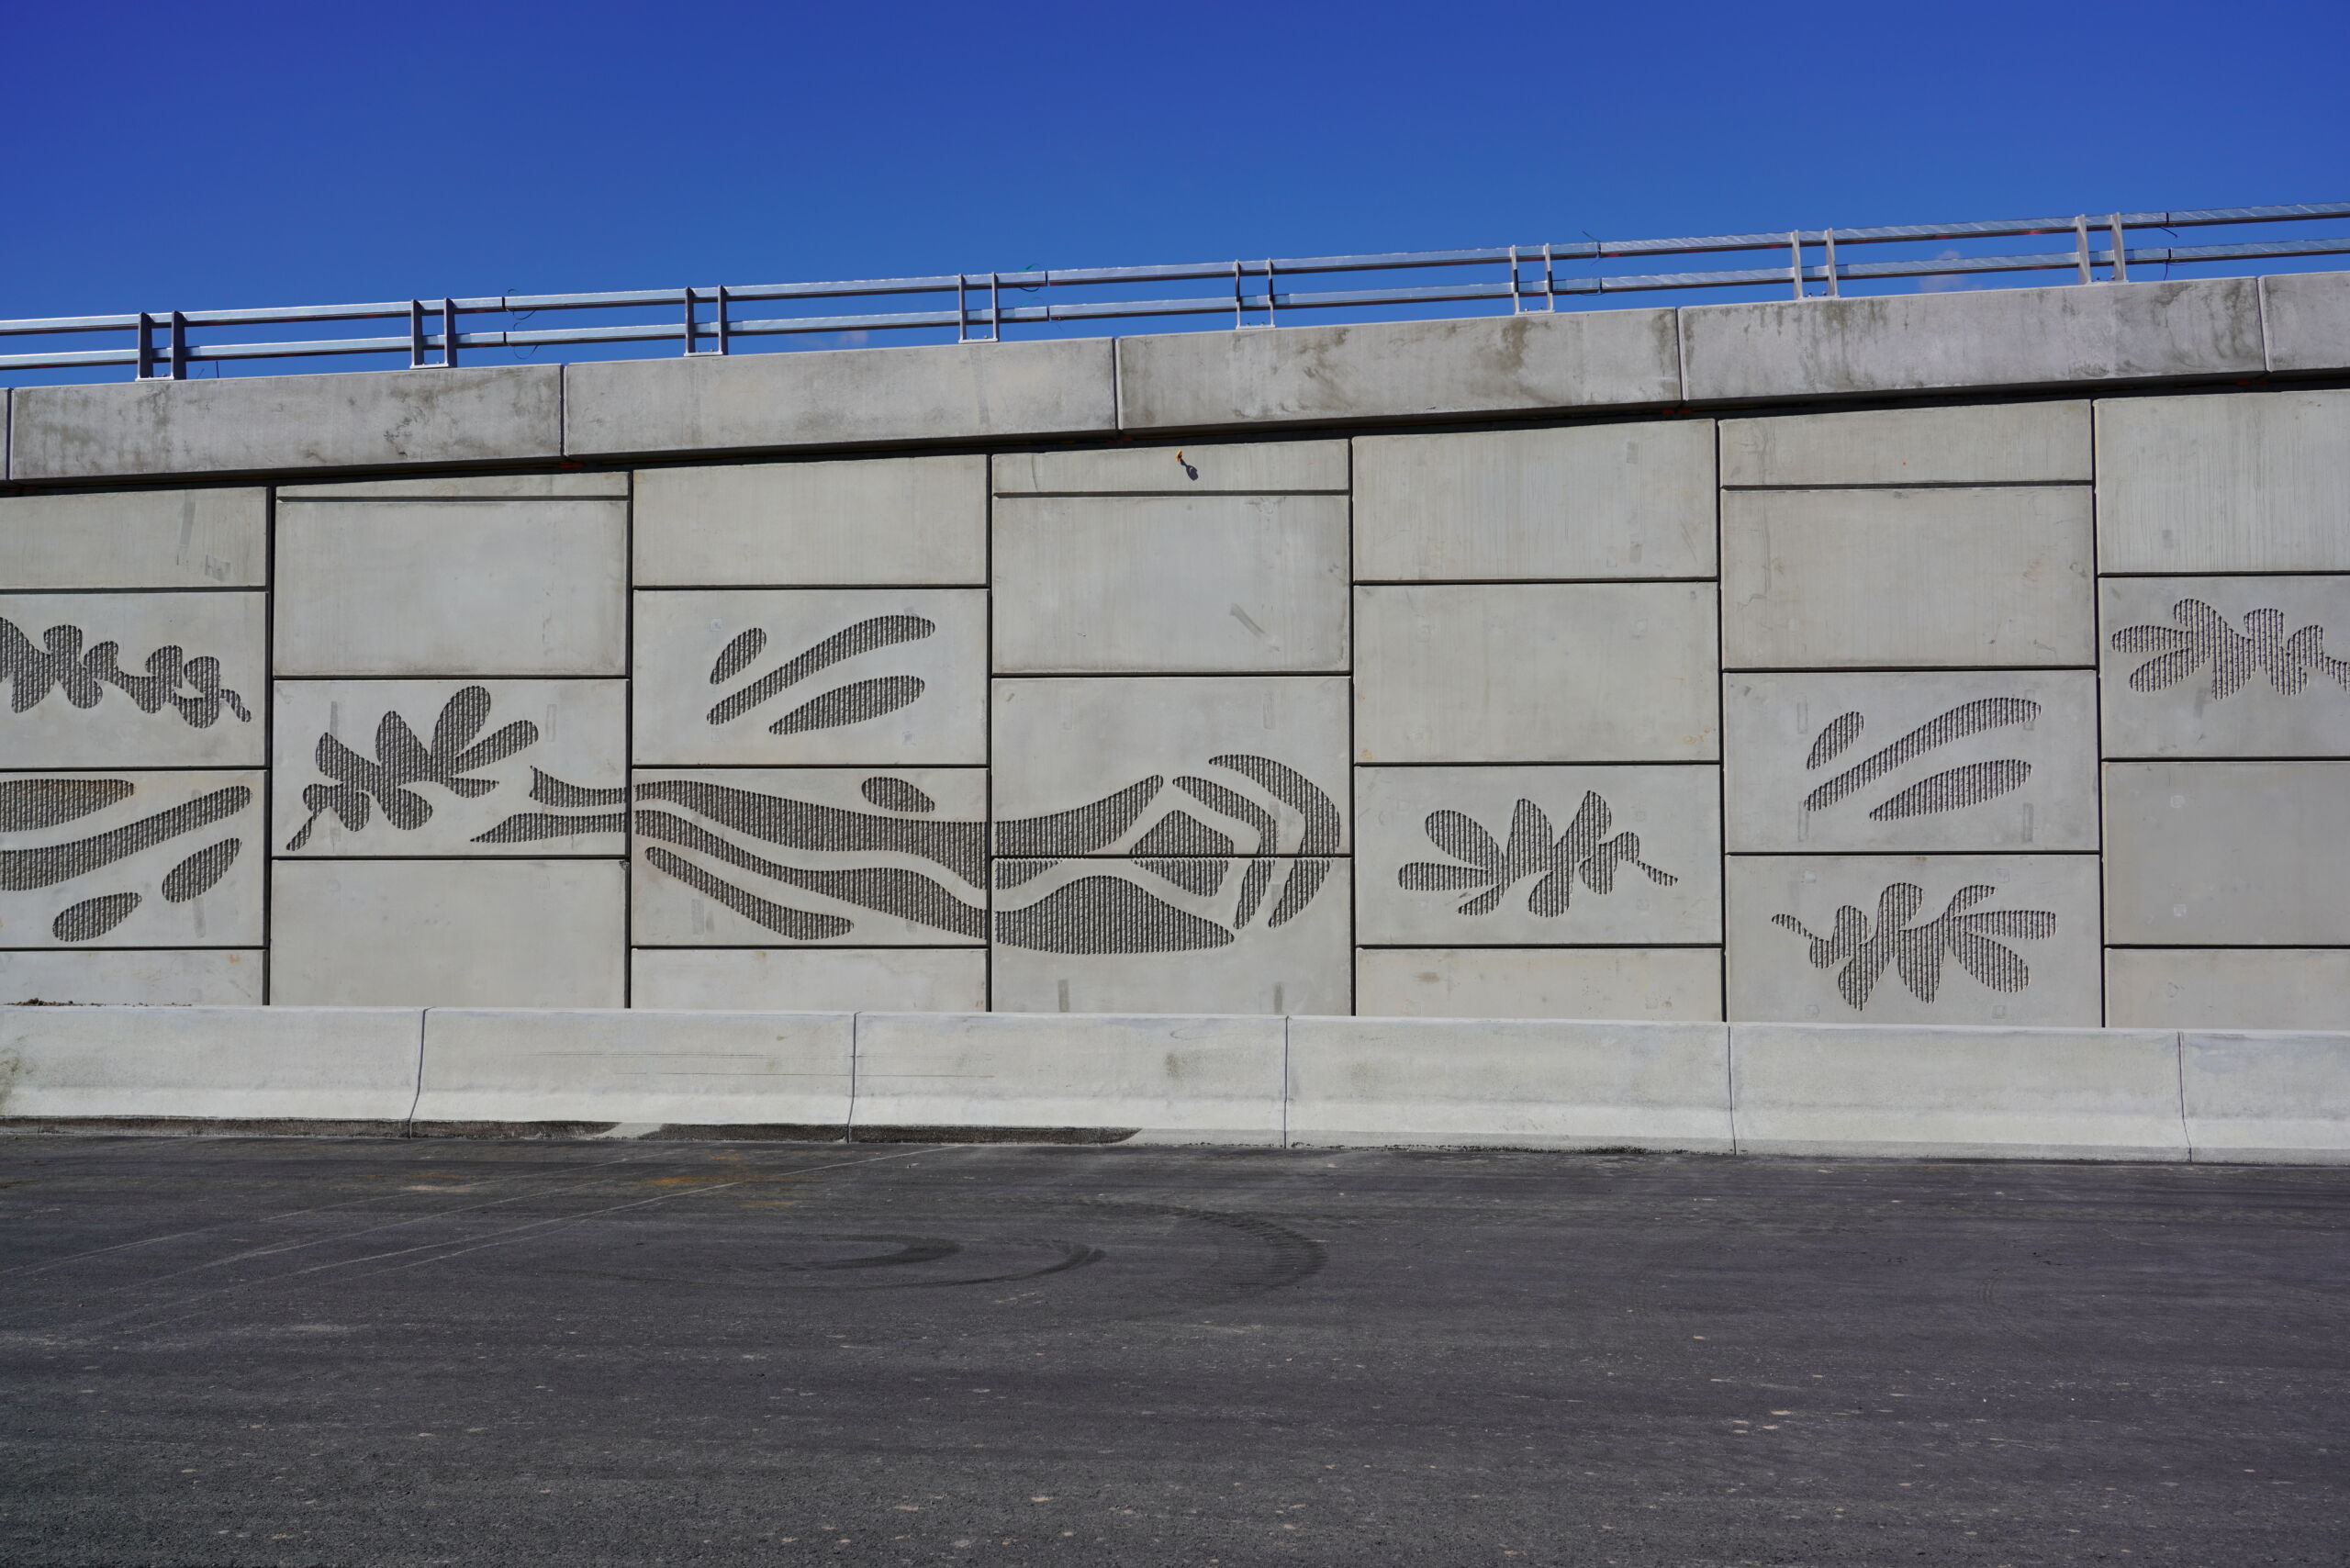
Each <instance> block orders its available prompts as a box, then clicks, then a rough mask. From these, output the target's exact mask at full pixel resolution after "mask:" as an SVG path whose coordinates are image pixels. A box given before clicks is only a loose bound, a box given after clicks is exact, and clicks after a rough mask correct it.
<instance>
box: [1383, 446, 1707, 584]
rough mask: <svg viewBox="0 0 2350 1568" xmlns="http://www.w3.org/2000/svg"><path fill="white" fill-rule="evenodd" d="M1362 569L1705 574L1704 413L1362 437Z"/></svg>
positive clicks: (1444, 574) (1424, 577)
mask: <svg viewBox="0 0 2350 1568" xmlns="http://www.w3.org/2000/svg"><path fill="white" fill-rule="evenodd" d="M1354 515H1355V577H1356V578H1357V579H1358V580H1360V581H1368V582H1399V581H1431V580H1433V581H1445V580H1451V581H1472V580H1486V579H1494V578H1509V579H1517V580H1538V579H1556V578H1577V577H1712V576H1713V575H1714V429H1713V421H1712V420H1656V421H1652V422H1646V423H1639V424H1607V425H1577V426H1572V427H1569V428H1567V429H1563V430H1544V431H1471V432H1467V433H1461V434H1443V435H1387V436H1364V437H1361V438H1360V439H1358V440H1357V441H1356V442H1355V508H1354Z"/></svg>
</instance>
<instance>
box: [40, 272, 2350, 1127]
mask: <svg viewBox="0 0 2350 1568" xmlns="http://www.w3.org/2000/svg"><path fill="white" fill-rule="evenodd" d="M2345 379H2350V274H2304V275H2299V276H2294V277H2279V278H2270V279H2266V280H2247V279H2235V280H2227V279H2221V280H2210V281H2198V282H2182V283H2146V284H2129V285H2110V286H2108V285H2099V286H2092V287H2064V288H2045V289H2012V290H1986V291H1965V290H1961V291H1953V292H1948V293H1940V294H1930V295H1928V294H1919V295H1915V296H1899V297H1895V296H1886V297H1874V298H1848V299H1815V300H1802V301H1785V302H1766V303H1757V304H1751V305H1735V306H1708V307H1698V308H1687V309H1682V310H1669V309H1664V310H1660V309H1639V310H1623V311H1610V310H1602V311H1591V312H1561V313H1558V314H1555V315H1552V314H1527V315H1519V316H1514V317H1507V318H1484V319H1466V320H1455V321H1422V322H1398V323H1383V324H1376V325H1361V326H1304V327H1289V326H1284V327H1281V328H1279V329H1277V330H1248V331H1240V332H1194V333H1177V334H1168V335H1160V336H1149V337H1138V338H1130V339H1125V340H1118V341H1114V342H1113V341H1110V340H1069V341H1055V342H1009V343H973V344H959V345H945V346H934V347H923V348H903V349H877V350H870V351H864V350H859V351H838V352H831V351H828V352H823V353H753V354H743V355H731V356H724V357H718V356H711V357H706V358H694V359H690V360H687V359H678V360H673V361H634V362H621V363H608V364H582V365H574V366H568V367H565V366H509V367H498V368H466V369H463V370H459V371H439V370H424V371H403V372H397V373H370V374H358V375H316V376H285V377H261V378H236V377H232V378H230V379H228V380H225V381H204V382H187V383H173V382H146V383H140V384H137V385H132V386H66V387H34V388H20V389H17V391H15V392H14V393H13V394H11V395H9V396H8V397H7V398H6V399H5V420H6V429H7V432H8V444H7V452H8V455H7V456H6V459H5V462H6V476H7V484H6V487H0V683H5V684H6V686H7V687H8V689H9V692H8V700H7V701H6V703H5V704H0V1002H21V1001H32V1000H40V1001H47V1002H129V1001H138V1002H186V1003H215V1002H243V1001H252V1000H263V1001H266V1002H272V1003H286V1004H294V1005H392V1006H405V1007H432V1008H436V1009H439V1008H468V1007H478V1008H525V1007H539V1008H549V1009H586V1010H593V1009H603V1008H612V1007H624V1006H631V1005H635V1006H643V1007H650V1008H678V1007H693V1008H702V1009H709V1010H711V1011H712V1012H713V1013H752V1012H762V1011H764V1010H766V1009H769V1008H774V1007H778V1006H784V1007H789V1008H792V1009H795V1010H802V1011H835V1010H837V1011H843V1012H847V1011H859V1010H861V1011H864V1012H867V1013H870V1014H883V1013H905V1012H912V1011H913V1010H917V1009H930V1008H940V1009H946V1010H951V1011H955V1012H958V1013H960V1012H971V1011H987V1010H992V1011H995V1012H999V1013H1004V1014H1030V1015H1034V1014H1128V1015H1140V1014H1181V1015H1198V1014H1226V1013H1228V1014H1247V1015H1254V1016H1259V1017H1263V1018H1278V1017H1281V1016H1284V1015H1295V1014H1317V1015H1318V1014H1348V1013H1370V1012H1388V1013H1405V1012H1415V1011H1426V1012H1428V1013H1431V1014H1443V1015H1450V1016H1460V1015H1480V1016H1492V1017H1497V1018H1505V1017H1542V1016H1546V1015H1547V1016H1556V1015H1565V1016H1578V1015H1580V1016H1595V1015H1598V1016H1604V1015H1608V1014H1616V1015H1624V1016H1631V1017H1637V1018H1640V1019H1643V1020H1646V1021H1649V1022H1651V1023H1657V1022H1662V1021H1667V1020H1673V1021H1681V1022H1688V1023H1695V1024H1706V1023H1710V1024H1715V1025H1718V1024H1721V1023H1723V1022H1729V1023H1778V1024H1787V1025H1803V1026H1807V1027H1808V1026H1813V1025H1836V1024H1845V1025H1886V1026H1902V1027H1908V1026H1913V1025H1928V1026H1932V1025H1973V1026H1981V1027H1990V1028H2007V1029H2014V1030H2051V1029H2078V1028H2096V1027H2100V1026H2110V1027H2140V1026H2143V1027H2151V1028H2156V1029H2165V1028H2166V1029H2183V1028H2195V1029H2202V1028H2280V1029H2281V1028H2295V1029H2310V1028H2314V1029H2333V1028H2350V987H2345V986H2344V984H2343V980H2342V977H2343V975H2344V963H2345V958H2344V955H2345V954H2350V897H2345V895H2344V892H2343V889H2344V887H2345V886H2350V859H2345V852H2344V850H2343V848H2342V844H2343V838H2342V835H2341V834H2340V833H2339V831H2338V823H2339V822H2340V820H2341V819H2342V817H2343V816H2344V812H2345V810H2350V652H2345V650H2350V517H2346V516H2345V514H2344V510H2343V506H2342V500H2341V498H2342V497H2343V495H2344V493H2345V492H2350V387H2345V386H2344V385H2342V383H2344V381H2345ZM1039 1026H1040V1027H1043V1025H1039ZM683 1027H684V1025H677V1028H680V1029H682V1028H683ZM909 1027H912V1026H911V1025H909ZM1012 1037H1013V1036H1002V1038H1003V1039H1010V1038H1012ZM1038 1037H1039V1038H1042V1037H1043V1036H1038ZM1102 1037H1104V1038H1106V1037H1108V1036H1102ZM991 1038H993V1037H992V1036H991ZM1495 1038H1496V1039H1497V1040H1498V1039H1500V1038H1501V1036H1496V1037H1495ZM615 1048H619V1047H615ZM973 1048H975V1049H977V1048H979V1047H976V1046H975V1047H973ZM985 1048H986V1049H988V1050H990V1051H992V1050H995V1049H997V1048H999V1047H998V1046H996V1045H990V1046H987V1047H985ZM1002 1048H1006V1049H1009V1048H1010V1047H1002ZM1023 1048H1025V1047H1023ZM1040 1048H1041V1047H1040ZM1137 1048H1139V1047H1137ZM1494 1048H1495V1049H1498V1050H1502V1051H1503V1057H1502V1058H1496V1064H1497V1065H1496V1066H1495V1068H1494V1070H1496V1071H1498V1070H1501V1065H1499V1064H1501V1063H1503V1062H1504V1061H1505V1058H1507V1057H1508V1049H1507V1048H1505V1047H1501V1046H1499V1045H1496V1046H1495V1047H1494ZM1120 1070H1123V1069H1120ZM2117 1070H2118V1069H2117ZM484 1092H485V1093H487V1092H489V1091H487V1090H485V1091H484ZM665 1092H666V1091H665ZM744 1092H745V1093H746V1094H749V1093H750V1091H748V1090H745V1091H744ZM1317 1092H1318V1091H1317ZM1363 1092H1364V1093H1366V1094H1370V1095H1371V1102H1370V1103H1377V1092H1374V1091H1373V1090H1372V1089H1370V1088H1366V1089H1365V1090H1364V1091H1363ZM1626 1092H1627V1093H1629V1094H1631V1095H1632V1098H1633V1099H1634V1100H1638V1099H1639V1092H1636V1091H1632V1090H1627V1091H1626ZM1117 1093H1118V1094H1130V1095H1132V1096H1136V1097H1138V1098H1137V1100H1136V1103H1139V1104H1145V1105H1147V1104H1149V1103H1155V1102H1153V1101H1152V1100H1151V1098H1150V1096H1151V1093H1152V1091H1150V1090H1149V1089H1148V1087H1147V1083H1145V1082H1143V1081H1136V1082H1135V1083H1133V1084H1130V1085H1129V1086H1128V1087H1127V1088H1126V1089H1123V1090H1119V1091H1118V1092H1117ZM1429 1093H1430V1094H1431V1095H1432V1096H1433V1097H1434V1098H1433V1099H1432V1101H1431V1103H1430V1109H1429V1114H1430V1115H1431V1116H1435V1117H1436V1118H1437V1120H1436V1121H1434V1122H1432V1123H1431V1124H1430V1126H1432V1127H1435V1128H1438V1130H1440V1125H1441V1119H1442V1118H1441V1115H1440V1114H1438V1112H1437V1111H1436V1110H1435V1109H1434V1107H1435V1105H1436V1104H1437V1103H1440V1102H1442V1101H1443V1100H1444V1099H1445V1098H1446V1096H1447V1095H1449V1093H1450V1091H1449V1090H1447V1089H1444V1088H1441V1087H1437V1088H1432V1089H1430V1090H1429ZM752 1097H754V1098H755V1097H756V1096H755V1095H753V1096H752ZM1102 1097H1106V1098H1116V1096H1115V1095H1112V1094H1111V1093H1110V1092H1109V1091H1108V1090H1107V1089H1104V1090H1103V1092H1102V1096H1098V1097H1097V1098H1102ZM916 1098H917V1099H919V1098H920V1097H919V1096H917V1097H916ZM1342 1103H1343V1096H1342V1097H1341V1104H1342ZM916 1110H918V1107H917V1106H912V1105H911V1104H910V1106H909V1107H908V1108H907V1110H906V1114H915V1112H916ZM1044 1110H1045V1108H1044V1107H1038V1108H1036V1114H1044ZM471 1114H472V1113H469V1112H466V1113H461V1112H459V1111H456V1110H453V1111H452V1112H451V1113H450V1115H451V1118H452V1119H456V1120H464V1119H466V1118H467V1117H468V1116H470V1115H471ZM482 1114H483V1115H484V1116H486V1117H487V1118H488V1119H491V1120H495V1119H498V1118H497V1117H496V1116H495V1115H494V1114H491V1113H489V1112H487V1111H485V1112H483V1113H482ZM615 1114H616V1115H617V1114H618V1113H615ZM762 1114H765V1113H762ZM778 1114H780V1113H778ZM830 1114H831V1113H830V1112H825V1113H824V1114H822V1115H819V1116H818V1117H817V1121H818V1122H819V1123H822V1122H824V1121H826V1120H827V1119H828V1118H829V1116H830ZM892 1114H897V1113H895V1112H893V1113H892ZM1156 1114H1157V1113H1149V1114H1145V1113H1142V1112H1137V1113H1136V1115H1138V1116H1140V1117H1141V1121H1139V1122H1137V1123H1136V1125H1137V1126H1139V1125H1143V1124H1145V1123H1150V1124H1151V1125H1154V1126H1155V1125H1156V1124H1155V1123H1152V1116H1153V1115H1156ZM1330 1114H1332V1115H1333V1116H1336V1117H1337V1120H1336V1121H1334V1122H1331V1123H1330V1124H1329V1127H1330V1129H1331V1130H1332V1131H1334V1132H1336V1133H1344V1132H1346V1131H1347V1130H1348V1129H1347V1127H1346V1125H1345V1123H1346V1119H1347V1116H1348V1114H1350V1113H1348V1112H1346V1111H1344V1110H1343V1109H1342V1108H1337V1107H1334V1108H1333V1109H1332V1110H1331V1112H1330ZM580 1119H585V1120H596V1119H599V1118H597V1117H595V1116H589V1115H588V1114H586V1113H585V1112H582V1113H581V1118H580ZM603 1119H610V1118H603ZM620 1119H621V1121H623V1122H629V1123H633V1121H634V1120H636V1119H637V1118H635V1117H633V1116H620ZM787 1119H788V1118H787ZM1115 1125H1118V1126H1125V1125H1126V1124H1125V1123H1119V1124H1115ZM1170 1130H1176V1131H1181V1130H1182V1129H1181V1128H1174V1129H1170ZM1195 1130H1196V1129H1195ZM1206 1130H1211V1131H1221V1132H1223V1133H1227V1134H1232V1135H1234V1136H1237V1135H1238V1134H1239V1133H1240V1132H1241V1131H1243V1130H1245V1129H1243V1128H1241V1127H1238V1126H1234V1127H1221V1128H1210V1129H1206ZM1551 1131H1552V1132H1554V1133H1555V1134H1556V1136H1559V1137H1565V1138H1570V1139H1573V1138H1580V1137H1583V1133H1582V1132H1581V1131H1579V1130H1577V1127H1575V1126H1565V1125H1563V1124H1562V1125H1561V1126H1555V1127H1552V1128H1551ZM1527 1136H1533V1129H1531V1128H1529V1129H1527ZM1592 1136H1604V1135H1603V1134H1596V1133H1595V1134H1594V1135H1592ZM1687 1136H1689V1137H1699V1136H1700V1134H1699V1133H1698V1132H1697V1131H1695V1130H1688V1131H1687ZM1705 1136H1710V1135H1705ZM1791 1136H1792V1135H1791ZM1803 1136H1805V1137H1809V1136H1811V1135H1809V1134H1805V1135H1803ZM1820 1136H1822V1137H1829V1136H1830V1135H1827V1134H1822V1135H1820ZM1831 1141H1832V1138H1831ZM1958 1141H1959V1142H1962V1143H1963V1142H1964V1138H1963V1137H1961V1138H1959V1139H1958ZM2065 1141H2066V1140H2065V1139H2064V1138H2063V1137H2055V1138H2054V1139H2053V1145H2063V1144H2065ZM2053 1145H2052V1147H2053Z"/></svg>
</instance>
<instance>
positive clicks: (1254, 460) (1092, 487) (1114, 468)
mask: <svg viewBox="0 0 2350 1568" xmlns="http://www.w3.org/2000/svg"><path fill="white" fill-rule="evenodd" d="M1346 487H1347V443H1346V442H1344V441H1248V442H1193V443H1192V444H1190V445H1186V446H1175V445H1172V444H1169V445H1161V446H1115V447H1109V448H1105V449H1103V450H1101V451H1096V452H1002V453H998V454H996V458H995V493H996V494H997V495H999V496H1110V495H1168V496H1213V495H1270V494H1283V493H1298V492H1308V493H1311V492H1339V491H1344V490H1345V489H1346Z"/></svg>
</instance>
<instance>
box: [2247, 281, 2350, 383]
mask: <svg viewBox="0 0 2350 1568" xmlns="http://www.w3.org/2000/svg"><path fill="white" fill-rule="evenodd" d="M2260 315H2261V321H2262V324H2263V325H2264V326H2265V327H2266V329H2267V333H2268V368H2269V369H2270V370H2274V371H2291V370H2342V369H2344V368H2350V273H2300V274H2279V275H2277V276H2275V277H2265V278H2262V279H2261V280H2260Z"/></svg>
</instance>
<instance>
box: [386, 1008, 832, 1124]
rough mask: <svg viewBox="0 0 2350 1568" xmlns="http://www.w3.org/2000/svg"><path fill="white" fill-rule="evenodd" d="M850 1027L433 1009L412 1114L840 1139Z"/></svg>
mask: <svg viewBox="0 0 2350 1568" xmlns="http://www.w3.org/2000/svg"><path fill="white" fill-rule="evenodd" d="M853 1028H854V1024H853V1021H852V1020H851V1018H850V1016H849V1015H848V1014H845V1013H830V1014H827V1013H709V1012H691V1013H653V1012H644V1011H640V1010H635V1009H632V1010H629V1011H626V1012H588V1011H579V1012H571V1011H535V1010H523V1009H497V1010H491V1009H476V1008H466V1007H435V1008H433V1009H431V1011H429V1012H428V1013H427V1014H425V1017H424V1052H423V1057H422V1060H421V1068H420V1079H419V1082H418V1086H417V1096H416V1112H415V1119H416V1120H417V1121H418V1122H419V1123H420V1124H424V1125H426V1126H430V1125H431V1124H432V1123H436V1122H438V1123H452V1122H453V1123H457V1124H460V1125H462V1124H464V1123H483V1122H486V1123H490V1124H492V1125H498V1124H510V1123H531V1122H588V1123H597V1122H601V1123H605V1124H608V1125H611V1126H612V1130H614V1131H616V1132H619V1131H627V1130H630V1129H641V1130H642V1131H643V1132H646V1133H651V1132H657V1131H659V1130H661V1129H663V1128H665V1127H673V1126H736V1127H759V1128H764V1129H771V1130H772V1132H773V1133H776V1134H782V1135H784V1136H790V1135H791V1134H794V1133H796V1134H798V1135H800V1136H802V1137H817V1138H822V1137H826V1136H830V1137H835V1138H837V1137H845V1135H846V1133H847V1130H848V1107H849V1085H850V1076H849V1074H850V1065H849V1064H850V1051H851V1048H852V1047H851V1041H852V1033H851V1031H852V1029H853Z"/></svg>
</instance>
